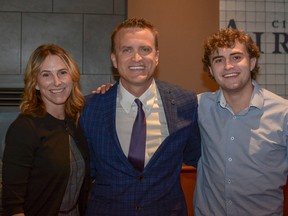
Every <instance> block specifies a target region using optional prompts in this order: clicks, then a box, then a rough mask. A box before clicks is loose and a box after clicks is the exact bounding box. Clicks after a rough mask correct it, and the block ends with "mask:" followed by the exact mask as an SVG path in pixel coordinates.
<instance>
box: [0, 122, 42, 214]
mask: <svg viewBox="0 0 288 216" xmlns="http://www.w3.org/2000/svg"><path fill="white" fill-rule="evenodd" d="M38 142H39V138H38V137H37V135H36V131H35V128H34V127H33V124H32V123H31V122H30V121H29V120H28V119H26V118H20V119H17V120H16V121H14V122H13V123H12V124H11V126H10V127H9V129H8V131H7V134H6V141H5V149H4V155H3V183H2V184H3V208H4V211H5V213H7V214H8V215H11V214H15V213H21V212H24V209H23V205H24V199H25V194H26V191H27V185H28V181H29V174H30V171H31V169H32V165H33V159H34V148H35V145H36V143H38Z"/></svg>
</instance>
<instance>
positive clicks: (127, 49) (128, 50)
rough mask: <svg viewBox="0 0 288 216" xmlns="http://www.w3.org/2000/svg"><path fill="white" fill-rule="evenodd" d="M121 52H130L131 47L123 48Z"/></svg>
mask: <svg viewBox="0 0 288 216" xmlns="http://www.w3.org/2000/svg"><path fill="white" fill-rule="evenodd" d="M122 52H123V53H131V49H130V48H125V49H123V50H122Z"/></svg>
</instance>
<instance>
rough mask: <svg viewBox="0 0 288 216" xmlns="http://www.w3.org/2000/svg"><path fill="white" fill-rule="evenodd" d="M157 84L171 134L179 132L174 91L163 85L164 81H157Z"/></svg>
mask: <svg viewBox="0 0 288 216" xmlns="http://www.w3.org/2000/svg"><path fill="white" fill-rule="evenodd" d="M156 84H157V87H158V90H159V93H160V96H161V100H162V103H163V107H164V112H165V115H166V121H167V125H168V130H169V134H172V133H174V132H175V131H176V130H177V104H176V99H175V98H174V95H173V92H172V90H171V89H170V88H169V87H167V85H165V84H164V83H162V81H159V80H156Z"/></svg>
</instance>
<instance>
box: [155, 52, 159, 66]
mask: <svg viewBox="0 0 288 216" xmlns="http://www.w3.org/2000/svg"><path fill="white" fill-rule="evenodd" d="M155 61H156V66H157V65H158V63H159V50H157V51H156V56H155Z"/></svg>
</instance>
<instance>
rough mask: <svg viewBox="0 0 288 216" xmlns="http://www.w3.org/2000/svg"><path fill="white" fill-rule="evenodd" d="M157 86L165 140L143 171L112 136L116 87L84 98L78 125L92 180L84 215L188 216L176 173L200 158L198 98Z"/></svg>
mask: <svg viewBox="0 0 288 216" xmlns="http://www.w3.org/2000/svg"><path fill="white" fill-rule="evenodd" d="M156 85H157V87H158V89H159V92H160V95H161V99H162V102H163V106H164V110H165V114H166V119H167V124H168V130H169V136H168V137H167V138H166V139H165V140H164V141H163V143H162V144H161V145H160V146H159V148H158V149H157V151H156V152H155V154H154V155H153V157H152V158H151V160H150V161H149V162H148V164H147V165H146V167H145V169H144V171H143V172H139V171H137V170H135V169H134V168H133V166H132V165H131V164H130V163H129V161H128V159H127V157H126V156H125V155H124V153H123V152H122V149H121V145H120V143H119V140H118V137H117V133H116V124H115V116H116V97H117V86H118V83H117V84H115V85H114V86H113V87H112V88H111V89H110V90H109V91H108V92H106V93H105V94H94V95H89V96H88V97H87V100H86V103H85V107H84V110H83V112H82V115H81V118H80V124H81V126H82V127H83V130H84V132H85V135H86V138H87V141H88V145H89V149H90V156H91V173H92V178H95V183H94V185H93V188H92V195H91V198H90V201H89V204H88V210H87V215H91V216H95V215H99V216H105V215H107V216H118V215H119V216H130V215H131V216H132V215H139V216H140V215H143V216H156V215H157V216H172V215H173V216H186V215H187V208H186V203H185V197H184V194H183V191H182V188H181V183H180V172H181V167H182V163H183V162H184V163H186V164H188V165H192V166H196V165H197V162H198V159H199V157H200V152H201V147H200V133H199V128H198V114H197V107H198V104H197V97H196V95H195V94H194V93H193V92H191V91H188V90H184V89H181V88H179V87H177V86H174V85H171V84H168V83H166V82H163V81H159V80H156ZM123 127H125V125H123ZM191 205H192V203H191Z"/></svg>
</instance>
